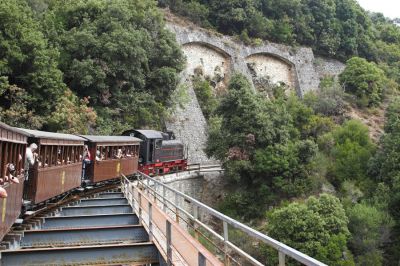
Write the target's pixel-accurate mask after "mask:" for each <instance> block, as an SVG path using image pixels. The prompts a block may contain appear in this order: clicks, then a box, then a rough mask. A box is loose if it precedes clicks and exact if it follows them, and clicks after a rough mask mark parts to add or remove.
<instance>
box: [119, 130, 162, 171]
mask: <svg viewBox="0 0 400 266" xmlns="http://www.w3.org/2000/svg"><path fill="white" fill-rule="evenodd" d="M123 135H125V136H131V137H135V138H139V139H141V140H142V142H141V143H140V153H139V154H140V155H139V163H140V164H141V165H144V164H152V163H155V162H156V159H155V157H156V150H159V149H161V147H162V141H163V134H162V133H161V132H159V131H155V130H128V131H125V132H124V133H123Z"/></svg>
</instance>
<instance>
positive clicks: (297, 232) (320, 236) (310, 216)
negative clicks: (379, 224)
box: [267, 194, 353, 265]
mask: <svg viewBox="0 0 400 266" xmlns="http://www.w3.org/2000/svg"><path fill="white" fill-rule="evenodd" d="M347 224H348V218H347V216H346V213H345V211H344V209H343V206H342V204H341V203H340V201H339V199H338V198H336V197H334V196H332V195H328V194H322V195H321V196H320V197H319V198H316V197H310V198H309V199H308V200H307V201H306V202H305V203H291V204H289V205H288V206H287V207H283V208H280V209H277V210H275V211H273V212H272V214H271V215H270V216H269V224H268V226H267V228H268V233H269V235H270V236H271V237H273V238H275V239H278V240H279V241H281V242H283V243H285V244H287V245H289V246H290V247H293V248H295V249H298V250H300V251H302V252H304V253H306V254H307V255H309V256H311V257H314V258H316V259H318V260H321V261H322V262H325V263H327V264H329V265H352V264H353V262H352V259H351V258H348V259H344V258H343V253H344V252H346V251H347V248H346V243H347V240H348V237H349V235H350V234H349V231H348V228H347Z"/></svg>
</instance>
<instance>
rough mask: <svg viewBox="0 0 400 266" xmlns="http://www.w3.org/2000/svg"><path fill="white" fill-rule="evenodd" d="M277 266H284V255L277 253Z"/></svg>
mask: <svg viewBox="0 0 400 266" xmlns="http://www.w3.org/2000/svg"><path fill="white" fill-rule="evenodd" d="M279 266H285V253H282V252H280V251H279Z"/></svg>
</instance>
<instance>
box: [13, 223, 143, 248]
mask: <svg viewBox="0 0 400 266" xmlns="http://www.w3.org/2000/svg"><path fill="white" fill-rule="evenodd" d="M147 241H149V236H148V234H147V232H146V230H145V229H144V228H143V227H142V226H139V225H124V226H108V227H101V228H100V227H88V228H69V229H47V230H32V231H25V234H24V238H23V239H22V241H21V242H20V246H21V247H23V248H27V247H28V248H34V247H61V246H82V245H95V244H96V245H97V244H112V243H125V244H126V243H137V242H147Z"/></svg>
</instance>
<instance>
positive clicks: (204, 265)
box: [199, 252, 206, 266]
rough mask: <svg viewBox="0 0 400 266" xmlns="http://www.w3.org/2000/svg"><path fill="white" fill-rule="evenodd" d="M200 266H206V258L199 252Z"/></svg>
mask: <svg viewBox="0 0 400 266" xmlns="http://www.w3.org/2000/svg"><path fill="white" fill-rule="evenodd" d="M199 266H206V258H205V257H204V255H203V254H202V253H200V252H199Z"/></svg>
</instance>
